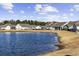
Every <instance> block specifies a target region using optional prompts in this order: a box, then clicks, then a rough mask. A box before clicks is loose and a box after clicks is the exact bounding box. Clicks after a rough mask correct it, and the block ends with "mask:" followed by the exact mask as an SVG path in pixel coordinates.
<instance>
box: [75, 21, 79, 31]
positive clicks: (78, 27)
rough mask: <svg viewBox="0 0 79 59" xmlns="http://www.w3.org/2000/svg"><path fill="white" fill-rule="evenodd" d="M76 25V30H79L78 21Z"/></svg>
mask: <svg viewBox="0 0 79 59" xmlns="http://www.w3.org/2000/svg"><path fill="white" fill-rule="evenodd" d="M75 25H76V26H77V30H79V21H78V22H76V24H75Z"/></svg>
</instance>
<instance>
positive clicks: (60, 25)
mask: <svg viewBox="0 0 79 59" xmlns="http://www.w3.org/2000/svg"><path fill="white" fill-rule="evenodd" d="M65 23H66V22H54V23H52V24H51V26H50V29H53V30H62V29H63V25H64V24H65Z"/></svg>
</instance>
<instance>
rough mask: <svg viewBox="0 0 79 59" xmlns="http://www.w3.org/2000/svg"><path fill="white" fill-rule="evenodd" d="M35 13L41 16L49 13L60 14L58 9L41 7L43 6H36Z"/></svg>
mask: <svg viewBox="0 0 79 59" xmlns="http://www.w3.org/2000/svg"><path fill="white" fill-rule="evenodd" d="M35 11H36V12H38V13H39V14H46V13H48V12H59V11H58V9H57V8H55V7H53V6H50V5H47V6H44V5H41V4H37V5H36V6H35Z"/></svg>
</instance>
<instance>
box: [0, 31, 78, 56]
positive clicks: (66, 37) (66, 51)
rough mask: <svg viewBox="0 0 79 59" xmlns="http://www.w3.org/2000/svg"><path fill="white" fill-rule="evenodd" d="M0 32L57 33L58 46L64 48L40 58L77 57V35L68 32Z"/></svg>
mask: <svg viewBox="0 0 79 59" xmlns="http://www.w3.org/2000/svg"><path fill="white" fill-rule="evenodd" d="M0 32H52V33H57V34H58V36H59V37H60V42H61V43H60V45H61V46H63V47H64V48H63V49H61V50H57V51H53V52H48V53H45V54H43V55H42V56H65V55H72V56H77V55H78V56H79V34H77V33H75V32H69V31H59V30H19V31H18V30H0Z"/></svg>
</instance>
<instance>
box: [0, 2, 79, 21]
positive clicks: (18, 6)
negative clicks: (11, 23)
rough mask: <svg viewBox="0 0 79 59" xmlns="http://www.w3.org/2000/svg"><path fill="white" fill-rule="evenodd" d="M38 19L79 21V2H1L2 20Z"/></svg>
mask: <svg viewBox="0 0 79 59" xmlns="http://www.w3.org/2000/svg"><path fill="white" fill-rule="evenodd" d="M11 19H13V20H17V19H20V20H25V19H27V20H38V21H60V22H61V21H77V20H79V4H78V3H1V4H0V21H4V20H11Z"/></svg>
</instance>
